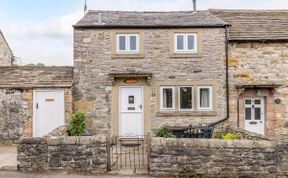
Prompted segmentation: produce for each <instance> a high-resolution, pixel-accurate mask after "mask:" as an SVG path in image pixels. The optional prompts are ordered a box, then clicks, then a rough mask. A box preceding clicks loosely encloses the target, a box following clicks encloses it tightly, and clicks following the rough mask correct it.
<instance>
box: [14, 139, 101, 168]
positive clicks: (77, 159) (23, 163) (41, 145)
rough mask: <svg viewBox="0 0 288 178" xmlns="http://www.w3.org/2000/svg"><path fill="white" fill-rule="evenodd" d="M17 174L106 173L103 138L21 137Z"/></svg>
mask: <svg viewBox="0 0 288 178" xmlns="http://www.w3.org/2000/svg"><path fill="white" fill-rule="evenodd" d="M17 159H18V161H19V165H18V168H19V170H20V171H48V170H50V171H52V170H62V171H68V172H70V171H71V172H74V171H77V172H85V173H105V172H106V171H107V148H106V137H105V136H104V135H97V136H93V137H85V136H83V137H48V138H24V139H21V141H20V143H19V145H18V157H17Z"/></svg>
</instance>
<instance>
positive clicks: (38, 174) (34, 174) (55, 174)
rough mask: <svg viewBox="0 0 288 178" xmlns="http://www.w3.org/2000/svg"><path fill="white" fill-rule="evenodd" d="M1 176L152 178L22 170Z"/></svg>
mask: <svg viewBox="0 0 288 178" xmlns="http://www.w3.org/2000/svg"><path fill="white" fill-rule="evenodd" d="M0 177H1V178H2V177H3V178H4V177H5V178H92V177H93V178H94V177H97V178H118V177H119V178H134V177H135V178H151V177H149V176H135V175H133V176H120V175H76V174H67V173H43V174H40V173H33V174H32V173H22V172H15V171H14V172H11V171H10V172H9V171H0Z"/></svg>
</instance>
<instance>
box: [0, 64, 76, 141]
mask: <svg viewBox="0 0 288 178" xmlns="http://www.w3.org/2000/svg"><path fill="white" fill-rule="evenodd" d="M72 69H73V68H71V67H62V68H61V67H60V68H59V67H55V68H51V67H48V68H45V67H44V68H34V67H32V68H30V67H29V68H25V67H4V68H3V67H2V68H0V76H1V77H0V143H17V142H18V140H19V139H20V138H21V137H32V135H33V131H32V130H33V129H32V127H33V126H32V123H33V91H34V90H36V89H45V90H58V89H61V90H64V100H65V119H66V122H67V123H68V121H69V120H70V118H71V114H72V109H73V108H72V89H71V87H72V84H73V70H72ZM52 71H54V73H53V74H51V72H52ZM45 73H49V75H48V74H47V75H46V74H45ZM5 75H7V76H6V77H2V76H5ZM20 76H21V77H20ZM21 81H23V82H21ZM61 81H62V82H61ZM23 83H26V84H25V85H24V84H23Z"/></svg>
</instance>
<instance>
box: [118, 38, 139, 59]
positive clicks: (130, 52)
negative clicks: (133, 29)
mask: <svg viewBox="0 0 288 178" xmlns="http://www.w3.org/2000/svg"><path fill="white" fill-rule="evenodd" d="M120 36H124V37H125V44H126V46H125V50H120V49H119V44H120V40H119V37H120ZM132 36H135V37H136V50H131V49H130V48H131V46H130V37H132ZM139 48H140V35H139V33H127V34H125V33H121V34H120V33H119V34H117V35H116V53H117V54H137V53H139V52H140V50H139Z"/></svg>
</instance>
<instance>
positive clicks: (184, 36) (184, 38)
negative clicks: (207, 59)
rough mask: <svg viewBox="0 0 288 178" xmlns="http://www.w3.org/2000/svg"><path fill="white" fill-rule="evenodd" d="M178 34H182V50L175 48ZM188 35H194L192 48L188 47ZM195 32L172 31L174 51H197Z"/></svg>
mask: <svg viewBox="0 0 288 178" xmlns="http://www.w3.org/2000/svg"><path fill="white" fill-rule="evenodd" d="M178 36H183V40H184V41H183V43H184V44H183V45H184V46H183V47H184V49H183V50H179V49H178V48H177V44H178V43H177V37H178ZM188 36H193V37H194V49H192V50H191V49H188ZM197 45H198V43H197V33H174V52H175V53H197Z"/></svg>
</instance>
